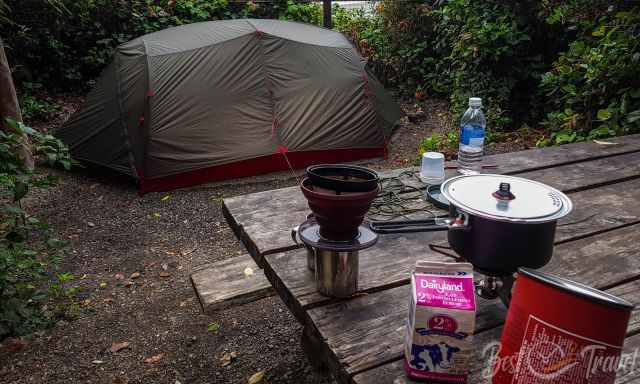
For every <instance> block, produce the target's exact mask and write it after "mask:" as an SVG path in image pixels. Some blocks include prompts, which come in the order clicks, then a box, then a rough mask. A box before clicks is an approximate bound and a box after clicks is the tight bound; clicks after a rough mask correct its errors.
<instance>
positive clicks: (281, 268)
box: [265, 179, 640, 318]
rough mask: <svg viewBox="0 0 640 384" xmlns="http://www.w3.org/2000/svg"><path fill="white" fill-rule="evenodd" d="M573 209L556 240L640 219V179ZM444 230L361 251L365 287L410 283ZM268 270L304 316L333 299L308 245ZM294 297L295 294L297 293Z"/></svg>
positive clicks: (276, 257) (579, 200) (587, 195)
mask: <svg viewBox="0 0 640 384" xmlns="http://www.w3.org/2000/svg"><path fill="white" fill-rule="evenodd" d="M570 196H571V199H572V200H573V202H574V204H575V210H574V212H573V213H572V214H571V215H570V216H568V217H566V218H564V219H562V220H561V221H560V223H559V226H558V230H557V234H556V241H557V242H566V241H569V240H570V239H575V238H580V237H584V236H588V235H592V234H595V233H599V232H602V231H606V230H611V229H613V228H618V227H621V226H624V225H629V224H633V223H637V222H639V221H640V205H639V204H637V201H640V179H639V180H632V181H627V182H623V183H619V184H615V185H610V186H605V187H601V188H598V189H596V190H588V191H581V192H576V193H573V194H571V195H570ZM445 239H446V235H445V233H444V232H431V233H406V234H390V235H382V236H381V238H380V241H379V242H378V244H376V246H375V247H372V248H370V249H367V250H365V251H362V252H361V253H360V275H359V276H360V277H359V279H360V282H359V286H360V288H361V289H362V290H365V291H372V290H381V289H385V288H390V287H394V286H398V285H401V284H405V283H407V282H408V279H409V273H410V271H411V270H412V269H413V266H414V265H415V262H416V260H419V259H423V258H430V259H433V260H441V261H444V260H447V259H446V257H444V256H442V255H440V254H437V253H433V252H431V251H430V250H429V249H428V247H427V244H429V243H431V242H442V241H445ZM265 257H266V260H267V261H268V264H269V265H268V266H266V267H265V268H266V269H267V274H268V275H273V276H274V278H273V279H271V278H270V279H271V280H278V281H279V282H278V286H280V287H282V289H283V292H281V296H282V295H283V294H285V292H287V291H288V293H286V294H287V295H288V296H291V300H290V302H291V305H292V306H293V308H295V311H294V314H297V316H298V318H303V316H304V310H305V309H307V308H311V307H314V306H318V305H322V304H325V303H328V302H330V301H331V300H330V299H328V298H326V297H324V296H322V295H320V294H318V293H317V292H316V289H315V283H314V278H313V274H312V273H310V272H309V271H307V269H306V264H305V251H303V250H297V251H290V252H285V253H278V254H273V255H268V256H265ZM294 297H295V299H294Z"/></svg>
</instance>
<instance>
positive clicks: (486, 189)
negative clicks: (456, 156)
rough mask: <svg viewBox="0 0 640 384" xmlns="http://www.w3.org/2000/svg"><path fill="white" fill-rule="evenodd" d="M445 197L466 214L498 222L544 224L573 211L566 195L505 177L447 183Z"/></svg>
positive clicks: (462, 178) (469, 177)
mask: <svg viewBox="0 0 640 384" xmlns="http://www.w3.org/2000/svg"><path fill="white" fill-rule="evenodd" d="M441 190H442V194H443V195H444V197H446V198H447V200H449V202H450V203H451V204H453V205H454V206H456V207H457V208H459V209H461V210H462V211H464V212H467V213H470V214H473V215H476V216H480V217H484V218H488V219H493V220H498V221H509V222H515V223H545V222H549V221H554V220H557V219H559V218H561V217H564V216H566V215H567V214H568V213H569V212H571V210H572V209H573V204H572V203H571V200H570V199H569V198H568V197H567V195H565V194H564V193H562V192H560V191H558V190H557V189H555V188H552V187H550V186H548V185H546V184H542V183H539V182H537V181H532V180H527V179H523V178H520V177H514V176H505V175H490V174H481V175H463V176H458V177H453V178H451V179H449V180H447V181H445V182H444V183H443V184H442V186H441Z"/></svg>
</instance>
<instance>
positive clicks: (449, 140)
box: [418, 131, 460, 157]
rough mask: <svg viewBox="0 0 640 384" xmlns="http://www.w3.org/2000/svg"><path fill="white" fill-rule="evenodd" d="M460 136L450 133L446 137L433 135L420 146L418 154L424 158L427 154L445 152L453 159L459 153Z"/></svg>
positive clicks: (456, 133)
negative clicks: (423, 155)
mask: <svg viewBox="0 0 640 384" xmlns="http://www.w3.org/2000/svg"><path fill="white" fill-rule="evenodd" d="M459 141H460V136H459V134H458V132H457V131H456V132H449V133H447V134H446V135H442V134H439V133H433V134H431V136H429V137H427V138H425V139H423V140H422V141H421V142H420V144H419V145H418V153H419V154H420V156H422V154H423V153H425V152H443V153H445V154H446V155H447V156H449V157H451V156H452V155H453V154H454V153H456V152H457V151H458V143H459Z"/></svg>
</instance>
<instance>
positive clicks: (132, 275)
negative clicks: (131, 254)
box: [130, 272, 140, 279]
mask: <svg viewBox="0 0 640 384" xmlns="http://www.w3.org/2000/svg"><path fill="white" fill-rule="evenodd" d="M130 277H131V278H132V279H137V278H138V277H140V272H133V273H132V274H131V276H130Z"/></svg>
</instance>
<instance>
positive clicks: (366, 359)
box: [224, 135, 640, 383]
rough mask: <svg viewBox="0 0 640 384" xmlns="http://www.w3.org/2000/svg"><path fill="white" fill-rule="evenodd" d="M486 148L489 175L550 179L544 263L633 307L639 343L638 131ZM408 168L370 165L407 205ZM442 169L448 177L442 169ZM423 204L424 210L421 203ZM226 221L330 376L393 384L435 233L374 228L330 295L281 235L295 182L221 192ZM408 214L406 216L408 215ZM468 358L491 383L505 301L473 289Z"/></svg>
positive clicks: (288, 221) (295, 196)
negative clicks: (351, 282) (355, 280)
mask: <svg viewBox="0 0 640 384" xmlns="http://www.w3.org/2000/svg"><path fill="white" fill-rule="evenodd" d="M607 143H615V144H601V143H596V142H583V143H577V144H570V145H563V146H558V147H550V148H543V149H532V150H527V151H522V152H515V153H506V154H498V155H491V156H486V157H485V163H491V164H496V165H497V168H496V169H495V170H492V173H501V174H510V175H517V176H519V177H524V178H528V179H532V180H536V181H540V182H543V183H545V184H548V185H551V186H553V187H555V188H557V189H559V190H562V191H564V192H565V193H567V194H568V195H569V197H570V198H571V199H572V201H573V202H574V205H575V209H574V211H573V212H572V213H571V214H570V215H569V216H567V217H566V218H563V219H562V220H561V221H560V223H559V225H558V229H557V233H556V246H555V253H554V257H553V258H552V260H551V262H550V263H549V264H548V265H547V266H545V267H543V268H542V270H543V271H546V272H550V273H553V274H555V275H558V276H562V277H566V278H569V279H572V280H575V281H578V282H581V283H585V284H588V285H590V286H593V287H596V288H599V289H603V290H606V291H607V292H610V293H612V294H615V295H618V296H619V297H622V298H624V299H626V300H628V301H630V302H632V303H634V304H636V306H637V307H636V309H635V310H634V311H633V313H632V316H631V322H630V324H629V329H628V337H627V340H626V343H625V352H630V351H633V350H634V349H635V348H640V305H638V304H640V256H639V253H640V231H639V229H640V135H631V136H624V137H619V138H615V139H608V140H607ZM415 171H416V169H408V170H407V169H402V170H394V171H390V172H383V173H381V177H383V178H385V177H398V178H399V179H402V180H403V181H404V183H405V184H406V185H408V186H410V187H407V190H406V193H414V194H415V195H416V197H415V199H416V202H418V200H420V197H419V196H418V195H419V194H420V193H417V194H416V192H415V189H414V188H424V185H422V184H421V183H420V182H419V180H418V179H417V178H416V177H414V176H412V174H411V172H415ZM451 175H453V174H450V175H449V176H451ZM430 210H431V211H432V212H433V211H434V209H430ZM224 212H225V216H226V217H227V220H228V222H229V224H230V226H231V227H232V228H233V230H234V232H235V233H236V234H237V236H238V237H239V238H240V239H241V240H242V242H243V243H244V244H245V245H246V247H247V249H248V250H249V253H250V254H251V256H252V257H253V258H254V260H255V261H256V263H257V264H258V265H259V266H261V267H262V268H263V269H264V273H265V275H266V276H267V278H268V279H269V281H270V282H271V284H272V285H273V287H274V288H275V290H276V292H277V293H278V294H279V296H280V297H281V298H282V300H283V301H284V302H285V303H286V305H287V306H288V307H289V309H290V310H291V311H292V312H293V314H294V315H295V316H296V318H297V319H298V320H299V321H300V322H301V323H302V324H303V325H304V331H303V345H304V346H305V350H306V351H307V353H308V354H309V355H310V356H309V358H310V360H311V361H312V362H315V363H318V364H321V365H323V366H325V367H327V368H328V369H329V371H330V372H331V374H333V376H334V377H335V378H336V379H337V380H338V381H339V382H341V383H403V382H408V380H406V379H405V376H404V371H403V360H402V359H403V343H404V334H405V331H404V327H405V320H406V317H407V310H408V308H407V306H408V302H409V285H408V284H409V278H410V273H411V271H412V270H413V268H414V266H415V262H416V261H417V260H442V261H445V260H446V259H445V257H444V256H443V255H441V254H439V253H435V252H433V251H431V250H430V249H429V247H428V244H429V243H432V242H442V241H445V239H446V233H445V232H431V233H406V234H389V235H381V236H380V239H379V242H378V244H376V245H375V246H374V247H372V248H369V249H367V250H364V251H361V253H360V275H359V291H360V293H358V294H356V295H354V296H353V297H352V298H350V299H346V300H344V299H343V300H340V299H334V298H329V297H325V296H322V295H320V294H318V293H317V292H316V288H315V280H314V275H313V273H312V272H311V271H309V270H308V269H307V267H306V253H305V252H306V251H305V250H304V249H300V248H297V247H296V245H295V244H294V243H293V242H292V240H291V238H290V230H291V228H292V227H294V226H296V225H298V224H300V223H301V222H303V221H304V220H305V218H306V216H307V214H308V213H309V208H308V206H307V202H306V200H305V199H304V197H303V196H302V193H301V192H300V190H299V188H298V187H290V188H283V189H278V190H272V191H265V192H259V193H253V194H249V195H243V196H237V197H233V198H229V199H224ZM415 215H416V214H414V216H415ZM478 303H479V307H478V310H477V320H476V323H477V324H476V336H475V339H474V344H475V346H476V347H475V353H476V358H474V359H473V360H472V361H473V367H472V370H471V376H470V380H469V382H470V383H481V382H490V381H489V380H488V379H486V377H484V373H486V371H485V370H486V368H487V365H488V363H487V360H488V356H483V349H484V346H485V345H488V344H489V343H490V342H492V341H496V340H499V338H500V333H501V329H502V324H503V322H504V319H505V314H506V308H505V307H504V306H503V305H502V303H501V302H500V301H499V300H492V301H489V300H484V299H480V298H479V301H478ZM631 382H639V383H640V357H639V358H638V361H637V364H636V367H635V370H633V371H630V370H628V371H622V372H619V373H618V377H617V380H616V383H631Z"/></svg>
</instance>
